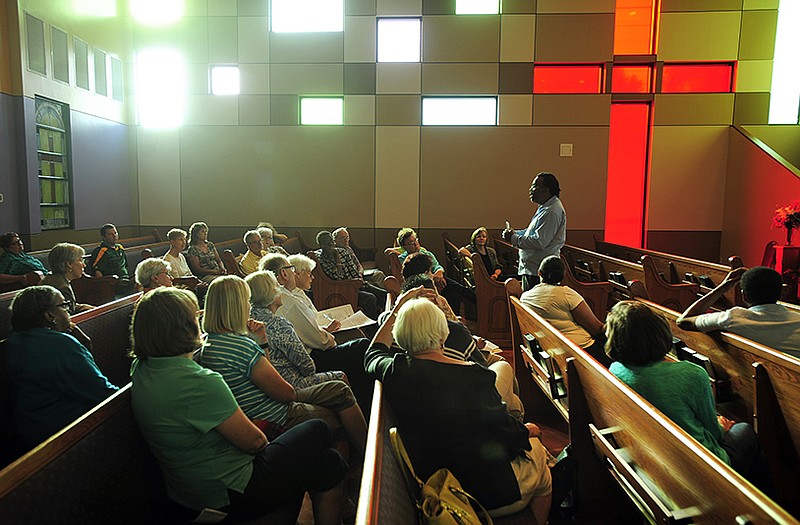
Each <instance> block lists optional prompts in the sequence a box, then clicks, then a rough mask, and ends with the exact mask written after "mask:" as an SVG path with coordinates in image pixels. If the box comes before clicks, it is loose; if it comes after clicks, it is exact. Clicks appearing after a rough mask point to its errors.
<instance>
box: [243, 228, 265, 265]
mask: <svg viewBox="0 0 800 525" xmlns="http://www.w3.org/2000/svg"><path fill="white" fill-rule="evenodd" d="M242 240H243V241H244V244H245V246H247V252H246V253H245V254H244V255H243V256H242V258H241V259H239V270H240V271H241V272H242V274H243V275H250V274H251V273H253V272H255V271H258V262H259V261H260V260H261V258H262V257H263V256H265V255H266V252H264V250H263V249H262V248H261V235H259V233H258V232H257V231H256V230H248V231H247V232H246V233H245V234H244V237H243V239H242Z"/></svg>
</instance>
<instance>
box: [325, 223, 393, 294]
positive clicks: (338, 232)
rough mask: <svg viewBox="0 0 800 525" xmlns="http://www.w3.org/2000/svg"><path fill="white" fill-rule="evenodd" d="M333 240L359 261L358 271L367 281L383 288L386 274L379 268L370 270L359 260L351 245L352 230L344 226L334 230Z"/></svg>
mask: <svg viewBox="0 0 800 525" xmlns="http://www.w3.org/2000/svg"><path fill="white" fill-rule="evenodd" d="M333 240H334V241H335V242H336V246H338V247H339V248H344V249H345V250H347V253H349V254H350V256H351V257H352V258H353V259H355V261H356V263H358V273H360V274H361V276H362V277H363V278H364V280H365V281H367V282H368V283H371V284H374V285H375V286H377V287H379V288H383V280H384V279H385V278H386V275H385V274H384V273H383V272H382V271H380V270H379V269H378V268H370V269H369V270H365V269H364V267H363V266H362V265H361V261H359V260H358V257H357V256H356V252H355V250H353V247H352V246H350V232H348V231H347V228H345V227H344V226H342V227H340V228H336V229H335V230H333Z"/></svg>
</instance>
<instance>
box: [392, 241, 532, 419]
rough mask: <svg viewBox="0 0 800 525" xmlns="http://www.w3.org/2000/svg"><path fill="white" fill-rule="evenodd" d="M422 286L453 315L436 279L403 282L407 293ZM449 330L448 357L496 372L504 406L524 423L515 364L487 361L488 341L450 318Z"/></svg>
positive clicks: (499, 359) (426, 277)
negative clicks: (435, 281) (486, 346)
mask: <svg viewBox="0 0 800 525" xmlns="http://www.w3.org/2000/svg"><path fill="white" fill-rule="evenodd" d="M423 257H424V255H423ZM419 286H422V287H424V288H427V289H428V290H430V291H431V296H430V297H428V299H430V300H431V302H433V303H434V304H436V305H437V306H439V309H440V310H442V313H444V314H445V318H446V317H447V313H446V312H448V311H449V312H450V313H452V310H450V305H448V304H447V301H445V300H444V299H442V296H441V295H439V294H437V293H436V285H435V284H433V279H431V278H430V276H429V275H427V274H417V275H412V276H411V277H409V278H408V279H406V280H405V281H404V282H403V285H402V288H401V289H402V291H403V292H407V291H408V290H411V289H414V288H417V287H419ZM387 315H388V313H387ZM382 317H383V319H382V322H383V321H385V320H386V316H382ZM447 329H448V334H447V339H446V340H445V342H444V347H443V352H444V355H445V356H446V357H450V358H452V359H457V360H459V361H470V362H473V363H477V364H479V365H481V366H483V367H486V368H488V369H490V370H491V371H492V372H494V374H495V376H496V380H495V388H497V391H498V392H499V393H500V397H501V398H502V399H503V403H505V404H506V407H507V408H508V412H509V414H511V415H512V416H514V417H515V418H516V419H519V420H520V421H522V417H523V416H524V415H525V408H524V407H523V406H522V401H521V400H520V399H519V396H517V394H516V393H515V385H514V383H515V378H514V369H513V368H512V367H511V365H510V364H509V363H508V362H507V361H506V360H505V359H503V358H502V357H499V356H496V355H492V354H487V355H488V359H487V355H484V353H483V352H482V351H481V349H482V348H483V347H484V346H485V345H486V342H485V341H484V340H483V339H481V338H475V337H474V336H473V335H472V333H471V332H470V331H469V329H468V328H467V327H466V326H464V325H463V324H461V323H460V322H458V321H451V320H449V319H448V320H447Z"/></svg>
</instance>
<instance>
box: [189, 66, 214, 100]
mask: <svg viewBox="0 0 800 525" xmlns="http://www.w3.org/2000/svg"><path fill="white" fill-rule="evenodd" d="M210 75H211V72H210V70H209V66H208V64H187V65H186V76H187V78H186V88H187V91H186V92H187V93H188V94H189V95H208V94H209V93H210V92H211V89H210V84H209V83H210V78H211V76H210Z"/></svg>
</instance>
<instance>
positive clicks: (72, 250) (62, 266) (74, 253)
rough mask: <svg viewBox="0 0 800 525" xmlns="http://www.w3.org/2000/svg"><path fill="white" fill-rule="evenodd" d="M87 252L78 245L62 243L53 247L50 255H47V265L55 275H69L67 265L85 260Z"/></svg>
mask: <svg viewBox="0 0 800 525" xmlns="http://www.w3.org/2000/svg"><path fill="white" fill-rule="evenodd" d="M84 255H86V252H85V251H84V249H83V248H81V247H80V246H78V245H77V244H72V243H69V242H60V243H58V244H56V245H55V246H53V249H52V250H50V253H48V254H47V263H48V264H49V265H50V271H51V272H53V273H54V274H61V275H63V274H65V273H67V270H69V268H67V265H68V264H70V263H74V262H75V261H79V260H81V259H83V256H84Z"/></svg>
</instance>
